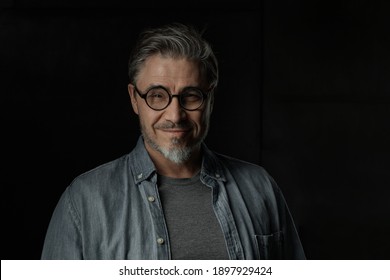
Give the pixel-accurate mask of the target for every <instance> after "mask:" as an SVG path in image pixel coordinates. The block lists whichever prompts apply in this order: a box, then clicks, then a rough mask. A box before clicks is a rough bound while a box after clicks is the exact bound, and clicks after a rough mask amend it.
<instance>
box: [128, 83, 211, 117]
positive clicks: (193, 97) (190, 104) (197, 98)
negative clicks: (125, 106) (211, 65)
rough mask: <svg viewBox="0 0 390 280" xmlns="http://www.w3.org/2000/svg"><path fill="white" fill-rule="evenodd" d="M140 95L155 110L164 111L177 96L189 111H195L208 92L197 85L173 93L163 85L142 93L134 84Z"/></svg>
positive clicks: (182, 105) (183, 106)
mask: <svg viewBox="0 0 390 280" xmlns="http://www.w3.org/2000/svg"><path fill="white" fill-rule="evenodd" d="M134 89H135V91H136V92H137V93H138V95H139V96H140V97H141V98H143V99H145V102H146V104H147V105H148V106H149V107H150V108H151V109H153V110H155V111H162V110H164V109H165V108H167V107H168V106H169V104H171V102H172V99H173V98H174V97H177V98H178V99H179V104H180V106H181V107H182V108H183V109H185V110H187V111H195V110H197V109H199V108H200V107H201V106H202V105H203V102H204V101H205V99H206V98H207V94H206V93H204V92H203V91H202V90H201V89H199V88H197V87H186V88H185V89H184V90H183V91H182V92H181V93H180V94H171V93H170V92H169V91H168V90H167V89H166V88H165V87H163V86H155V87H152V88H150V89H149V90H148V91H147V92H146V93H141V92H140V91H139V90H138V89H137V87H136V86H135V85H134Z"/></svg>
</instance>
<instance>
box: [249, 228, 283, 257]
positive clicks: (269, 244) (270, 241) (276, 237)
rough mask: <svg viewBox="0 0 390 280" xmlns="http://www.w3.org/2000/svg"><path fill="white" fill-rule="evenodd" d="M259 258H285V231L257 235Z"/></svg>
mask: <svg viewBox="0 0 390 280" xmlns="http://www.w3.org/2000/svg"><path fill="white" fill-rule="evenodd" d="M255 239H256V243H257V247H258V252H259V259H261V260H280V259H283V232H282V231H279V232H275V233H273V234H269V235H255Z"/></svg>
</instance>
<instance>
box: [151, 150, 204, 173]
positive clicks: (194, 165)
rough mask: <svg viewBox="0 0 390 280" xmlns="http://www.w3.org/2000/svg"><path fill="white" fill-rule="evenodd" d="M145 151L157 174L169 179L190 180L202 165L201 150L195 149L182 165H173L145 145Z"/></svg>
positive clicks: (173, 163)
mask: <svg viewBox="0 0 390 280" xmlns="http://www.w3.org/2000/svg"><path fill="white" fill-rule="evenodd" d="M146 150H147V151H148V153H149V156H150V158H151V159H152V161H153V163H154V165H155V167H156V170H157V173H158V174H160V175H162V176H166V177H171V178H192V177H193V176H195V175H196V174H197V173H198V172H199V170H200V168H201V165H202V156H201V148H200V147H199V148H197V149H195V150H194V151H193V152H192V154H191V156H190V158H189V159H188V160H187V161H185V162H183V163H175V162H173V161H171V160H169V159H167V158H166V157H165V156H164V155H162V154H161V153H160V152H158V151H156V150H155V149H153V148H152V147H150V146H149V145H147V144H146Z"/></svg>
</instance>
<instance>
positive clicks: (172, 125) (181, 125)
mask: <svg viewBox="0 0 390 280" xmlns="http://www.w3.org/2000/svg"><path fill="white" fill-rule="evenodd" d="M154 128H157V129H176V128H177V129H191V128H192V125H191V123H189V122H186V121H184V122H178V123H173V122H163V123H159V124H156V125H155V126H154Z"/></svg>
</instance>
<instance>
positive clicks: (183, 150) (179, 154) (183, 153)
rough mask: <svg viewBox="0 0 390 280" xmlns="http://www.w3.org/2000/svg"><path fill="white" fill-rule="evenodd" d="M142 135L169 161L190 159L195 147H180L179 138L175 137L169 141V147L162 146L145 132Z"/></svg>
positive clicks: (181, 161) (176, 161)
mask: <svg viewBox="0 0 390 280" xmlns="http://www.w3.org/2000/svg"><path fill="white" fill-rule="evenodd" d="M143 137H144V139H145V141H146V142H148V144H149V145H150V146H151V147H152V148H153V149H155V150H156V151H159V152H160V153H161V154H162V155H163V156H164V157H165V158H167V159H169V160H170V161H172V162H174V163H176V164H181V163H183V162H186V161H187V160H189V159H190V157H191V155H192V151H193V150H194V148H195V147H180V146H178V144H179V143H180V140H179V139H177V138H173V139H172V141H171V144H172V145H171V147H169V148H164V147H161V146H159V145H157V143H155V142H154V141H153V140H152V139H150V138H149V137H148V136H147V135H146V133H144V134H143Z"/></svg>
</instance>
